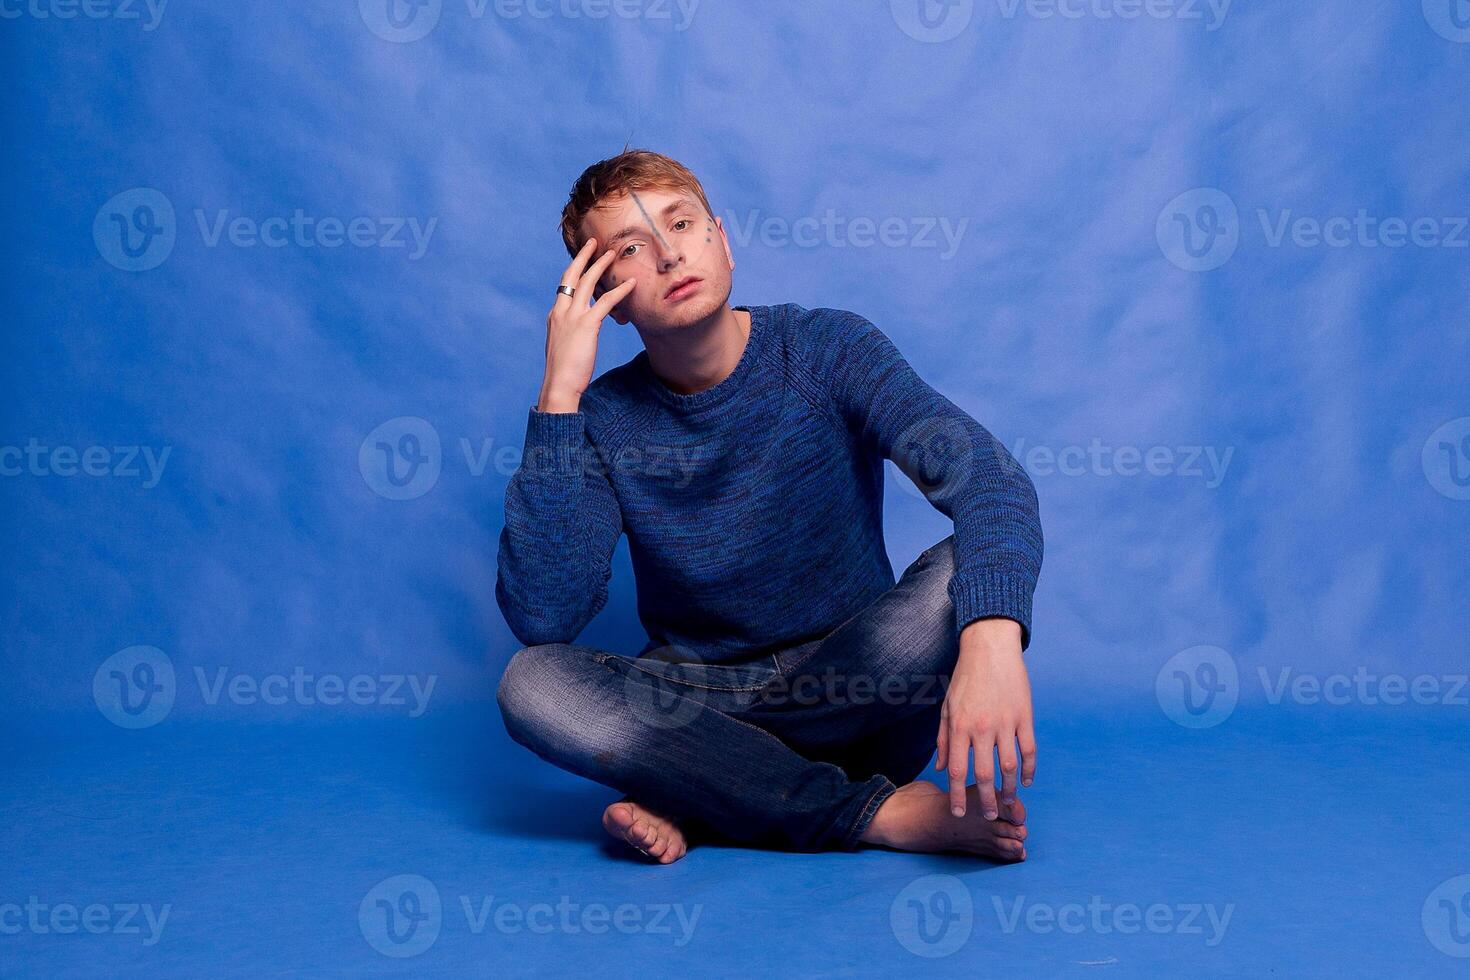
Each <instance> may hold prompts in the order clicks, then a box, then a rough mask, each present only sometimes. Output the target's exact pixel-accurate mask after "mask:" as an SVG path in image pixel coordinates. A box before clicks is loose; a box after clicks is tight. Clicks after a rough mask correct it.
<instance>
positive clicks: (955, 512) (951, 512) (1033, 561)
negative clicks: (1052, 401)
mask: <svg viewBox="0 0 1470 980" xmlns="http://www.w3.org/2000/svg"><path fill="white" fill-rule="evenodd" d="M814 316H816V317H818V318H821V323H820V326H819V327H818V328H817V329H814V330H812V331H811V341H812V343H813V344H814V346H815V350H814V351H813V352H812V357H813V363H814V365H815V366H816V370H817V372H818V378H819V380H821V379H823V378H824V379H825V383H826V384H827V385H828V386H829V387H830V390H831V393H832V397H833V399H834V400H835V402H836V404H837V408H838V410H839V411H840V412H841V414H842V416H843V418H844V419H845V420H846V422H847V425H848V427H849V429H850V430H852V431H854V432H856V433H858V434H859V436H860V437H861V438H862V439H863V440H864V441H865V442H866V443H867V444H868V445H869V446H872V447H874V448H875V449H876V450H877V451H878V452H880V453H881V454H882V455H883V456H884V457H885V458H887V459H891V460H893V461H894V463H895V464H897V466H898V467H899V469H900V470H902V471H903V472H904V473H905V474H906V475H907V476H908V477H909V479H911V480H913V482H914V485H915V486H916V487H918V489H919V490H920V491H921V492H922V493H923V494H924V496H925V497H926V498H927V499H928V500H929V502H930V503H931V504H933V505H934V507H935V508H936V509H938V510H939V511H940V512H941V513H943V514H944V515H945V516H947V517H949V518H950V519H951V520H953V521H954V550H955V574H954V576H953V577H952V578H951V580H950V584H949V594H950V598H951V599H952V600H953V602H954V607H955V630H956V632H958V631H960V630H963V629H964V628H965V627H966V626H968V625H969V624H970V623H971V622H974V621H975V620H977V619H984V618H988V617H995V616H999V617H1004V618H1006V619H1012V620H1015V621H1016V622H1017V623H1019V624H1020V625H1021V649H1023V650H1024V649H1026V647H1028V646H1029V645H1030V644H1031V599H1032V594H1033V593H1034V592H1035V590H1036V582H1037V578H1038V576H1039V575H1040V573H1041V558H1042V534H1041V519H1040V514H1039V507H1038V502H1037V497H1036V487H1035V485H1034V484H1033V483H1032V482H1031V477H1030V476H1029V475H1028V474H1027V473H1026V471H1025V470H1024V469H1023V468H1022V467H1021V465H1020V464H1019V463H1017V462H1016V459H1015V457H1013V456H1012V455H1011V453H1010V452H1009V451H1007V449H1006V448H1005V446H1003V445H1002V444H1001V443H1000V441H999V440H997V439H996V438H995V437H994V436H993V435H991V434H990V432H989V431H988V430H987V429H986V428H985V427H984V426H982V425H981V424H980V423H979V422H977V421H975V420H974V419H973V418H971V417H970V416H969V415H968V414H967V413H966V412H965V411H964V410H963V409H961V408H960V407H959V406H957V405H955V404H954V403H953V402H952V401H950V400H949V399H948V398H946V397H945V396H944V395H942V394H940V393H939V392H937V391H935V390H934V389H933V388H932V387H930V386H929V384H928V383H926V382H925V381H924V380H923V379H922V378H920V377H919V376H918V374H917V373H915V371H914V369H913V368H912V367H910V366H909V363H908V362H907V361H906V360H905V359H904V357H903V355H901V354H900V353H899V352H898V349H897V348H896V347H895V346H894V345H893V343H892V342H891V341H890V340H889V339H888V337H887V336H886V335H885V334H884V333H883V332H882V331H881V330H879V329H878V328H877V327H876V326H874V325H873V324H872V323H870V322H868V321H867V320H866V319H864V318H863V317H861V316H858V315H857V314H854V313H848V312H846V311H841V310H823V311H818V312H816V313H814Z"/></svg>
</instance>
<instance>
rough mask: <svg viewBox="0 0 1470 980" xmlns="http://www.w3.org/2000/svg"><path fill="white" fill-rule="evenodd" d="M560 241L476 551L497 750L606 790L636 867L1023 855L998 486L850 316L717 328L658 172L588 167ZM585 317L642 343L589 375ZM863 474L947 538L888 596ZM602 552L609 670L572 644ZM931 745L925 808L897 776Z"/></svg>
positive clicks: (916, 769)
mask: <svg viewBox="0 0 1470 980" xmlns="http://www.w3.org/2000/svg"><path fill="white" fill-rule="evenodd" d="M562 237H563V240H564V241H565V244H566V247H567V251H568V252H569V253H570V254H571V255H572V261H571V264H570V265H568V266H567V268H566V271H565V273H564V274H563V275H562V279H561V283H560V285H559V286H558V289H557V296H556V300H555V305H554V306H553V307H552V310H551V313H550V315H549V316H548V317H547V338H546V371H545V375H544V379H543V381H542V385H541V391H540V396H539V398H538V399H537V403H536V405H535V406H534V407H532V408H531V409H530V411H529V417H528V422H527V428H526V441H525V450H524V453H523V456H522V463H521V466H520V468H519V469H518V470H517V472H516V473H515V475H514V476H513V477H512V479H511V481H510V484H509V486H508V488H507V491H506V503H505V528H504V530H503V532H502V534H501V539H500V555H499V577H498V580H497V584H496V598H497V600H498V601H499V603H500V607H501V610H502V611H503V612H504V614H505V617H506V620H507V622H508V623H509V625H510V627H511V630H512V631H513V632H514V633H515V635H516V637H517V638H518V639H519V640H520V641H521V642H522V643H524V644H526V647H525V648H524V649H522V650H520V651H519V652H518V653H517V654H516V655H515V657H514V658H513V659H512V660H511V662H510V665H509V666H508V667H507V668H506V672H505V676H504V677H503V679H502V681H501V684H500V691H499V704H500V707H501V711H502V714H503V716H504V719H505V723H506V727H507V729H508V731H509V732H510V733H511V735H512V736H513V737H514V738H515V739H516V740H517V741H519V742H520V743H522V744H523V745H525V746H527V747H529V748H530V749H532V750H533V751H535V752H536V753H538V754H539V755H541V756H542V757H543V758H545V759H547V760H548V761H550V762H552V763H554V764H556V765H558V766H561V767H562V768H564V769H567V770H570V771H572V772H574V773H578V774H580V775H582V776H585V777H587V778H590V779H593V780H596V781H598V782H601V783H604V784H606V785H608V786H611V787H614V788H615V789H617V790H619V791H620V792H621V793H624V794H626V795H627V798H626V799H624V800H622V801H620V802H618V803H614V804H613V805H611V806H609V807H608V808H607V810H606V812H605V813H604V815H603V825H604V827H605V828H606V829H607V830H608V832H609V833H611V834H612V835H614V836H615V837H617V838H619V839H621V840H624V841H626V842H628V843H629V844H630V845H632V846H633V847H635V848H637V849H638V850H640V851H642V852H643V853H644V854H646V855H648V856H649V857H651V858H653V859H655V860H657V861H659V862H660V863H664V864H668V863H672V862H673V861H676V860H678V859H679V858H681V857H683V856H684V853H685V851H686V849H687V847H688V841H689V839H690V838H691V837H694V838H696V839H698V838H701V837H709V838H719V839H723V840H727V841H738V842H743V843H747V844H755V845H766V846H773V847H780V848H787V849H795V850H804V851H817V850H852V849H856V848H858V847H860V846H862V845H865V844H866V845H877V846H883V847H889V848H896V849H900V850H908V851H961V852H966V853H973V854H977V855H982V856H985V857H988V858H990V859H992V860H996V861H1019V860H1023V859H1024V858H1025V855H1026V850H1025V843H1024V842H1025V840H1026V827H1025V826H1024V823H1025V809H1024V807H1023V806H1022V804H1021V801H1020V800H1019V799H1018V798H1017V796H1016V792H1017V783H1018V782H1019V783H1020V785H1022V786H1029V785H1031V781H1032V778H1033V775H1034V771H1035V765H1036V743H1035V738H1034V735H1033V731H1032V718H1031V694H1030V688H1029V682H1028V679H1027V674H1026V667H1025V664H1024V661H1023V660H1022V652H1023V651H1024V650H1025V648H1026V647H1027V645H1028V644H1029V643H1030V626H1031V597H1032V593H1033V591H1034V590H1035V587H1036V579H1037V575H1038V574H1039V572H1040V567H1041V559H1042V535H1041V527H1040V523H1039V521H1038V517H1037V501H1036V493H1035V489H1034V487H1033V486H1032V483H1031V481H1030V479H1029V478H1028V477H1027V475H1026V473H1025V472H1024V471H1023V470H1022V469H1021V468H1020V467H1019V466H1018V465H1016V462H1015V460H1014V459H1013V458H1012V457H1011V456H1010V454H1009V453H1007V452H1006V450H1005V448H1004V447H1003V446H1001V445H1000V443H999V442H997V441H996V440H995V439H994V438H993V437H991V435H990V433H989V432H987V431H986V430H985V429H984V428H983V427H982V426H980V425H979V424H978V423H977V422H975V421H974V420H973V419H971V418H970V417H969V416H967V415H966V414H965V413H964V412H963V411H962V410H961V409H959V408H958V407H957V406H955V405H954V404H953V403H952V402H950V401H949V400H948V399H946V398H945V397H944V396H942V395H940V394H939V393H938V392H936V391H935V390H934V389H933V388H931V387H930V386H929V385H927V384H926V383H925V382H924V381H922V380H921V379H920V378H919V377H918V376H917V375H916V374H915V373H914V371H913V369H912V368H911V367H910V366H909V365H908V364H907V362H906V361H905V360H904V358H903V357H902V356H901V355H900V354H899V352H898V351H897V349H896V348H895V347H894V346H893V344H892V343H891V342H890V341H889V340H888V338H887V337H886V336H885V335H884V334H883V333H882V332H881V331H879V330H878V328H877V327H875V326H873V324H871V323H869V322H868V321H867V320H865V319H863V318H862V317H860V316H857V315H855V314H853V313H848V312H845V311H842V310H831V309H816V310H807V309H804V308H802V307H800V306H797V305H794V304H787V305H783V306H736V307H730V306H729V305H728V300H729V297H730V287H731V273H732V271H733V270H734V268H735V261H734V258H733V256H732V255H731V252H730V245H729V241H728V239H727V238H726V235H725V229H724V226H723V223H722V222H721V221H720V219H718V218H715V217H713V215H712V211H711V209H710V206H709V202H708V201H707V200H706V198H705V194H704V190H703V188H702V187H701V186H700V184H699V181H698V180H697V179H696V178H695V177H694V175H693V174H692V173H690V172H689V171H688V170H687V169H686V168H684V167H683V166H682V165H680V164H679V163H677V162H676V161H673V160H671V159H669V158H667V157H665V156H662V155H660V154H656V153H651V152H647V151H625V152H624V153H622V154H620V155H618V156H616V157H613V158H611V159H609V160H604V161H602V162H600V163H598V164H595V165H593V166H592V167H590V168H588V169H587V171H586V172H585V173H583V174H582V176H581V177H580V178H579V179H578V181H577V182H576V184H575V186H574V187H573V190H572V193H571V198H570V200H569V201H568V203H567V206H566V209H565V211H564V213H563V217H562ZM606 316H611V317H612V318H613V319H614V320H616V321H617V322H618V323H620V324H626V323H630V322H631V323H632V324H633V325H634V327H635V328H636V329H637V330H638V333H639V336H640V337H641V338H642V340H643V344H644V347H645V350H644V351H643V352H642V353H640V354H638V356H636V357H635V358H633V359H632V360H630V361H628V362H627V363H625V364H623V365H621V366H619V367H617V368H614V369H613V370H610V371H608V372H606V373H604V374H602V375H601V376H600V377H598V378H597V379H596V380H595V381H594V380H593V379H592V372H593V366H594V361H595V358H596V353H597V338H598V332H599V330H600V329H601V325H602V322H603V319H604V317H606ZM884 458H889V459H893V460H894V461H895V462H896V463H898V464H899V466H900V467H901V468H902V469H903V470H904V472H905V473H907V474H909V475H910V476H911V477H912V478H913V479H914V480H915V483H916V485H917V486H918V487H919V489H920V490H921V491H922V492H923V493H924V494H925V496H926V497H927V498H928V499H929V501H930V502H931V503H932V504H933V505H934V506H935V507H936V508H938V509H939V510H940V511H942V512H943V513H944V514H946V515H947V516H948V517H950V518H952V519H953V521H954V528H955V529H954V534H953V535H951V536H950V537H947V538H945V539H944V540H942V541H940V542H939V543H937V544H935V545H934V546H932V547H931V548H929V549H928V550H927V551H925V552H924V553H923V554H922V555H920V557H919V558H918V559H917V560H916V561H914V563H913V564H911V565H910V566H909V567H908V568H907V569H906V570H905V571H904V573H903V575H902V577H901V578H899V579H898V581H897V582H895V581H894V577H893V571H892V567H891V565H890V563H889V559H888V555H887V552H886V550H885V548H884V542H883V527H882V488H883V460H884ZM622 534H626V535H627V536H628V546H629V551H630V554H631V556H632V562H633V570H634V574H635V577H636V580H637V593H638V612H639V617H640V619H641V621H642V623H643V625H644V627H645V629H646V630H647V632H648V635H649V642H648V644H647V645H646V646H645V647H644V648H643V650H642V652H641V655H640V656H638V657H623V656H617V655H614V654H611V653H608V652H606V651H602V650H596V649H593V648H590V647H586V646H579V645H575V644H574V643H573V641H574V640H575V639H576V636H577V634H578V633H579V632H580V631H581V630H582V628H583V627H584V626H585V625H586V624H587V622H588V621H589V620H590V619H591V618H592V617H593V616H594V615H596V613H597V612H598V611H599V610H600V609H601V608H602V606H603V605H604V604H605V602H606V600H607V582H608V579H609V577H610V575H611V560H612V555H613V550H614V547H615V546H616V544H617V541H618V538H619V537H620V535H622ZM936 747H937V750H938V758H937V763H936V769H938V770H947V771H948V776H949V787H950V788H949V792H948V793H947V794H946V793H945V792H944V791H943V790H941V789H939V787H937V786H935V785H934V784H932V783H929V782H927V781H923V780H919V779H918V777H919V775H920V774H921V773H922V772H923V770H924V768H925V766H926V765H927V763H928V761H929V758H930V756H931V754H932V753H933V752H934V751H935V749H936ZM972 752H973V755H974V760H975V766H974V771H975V777H976V783H975V784H974V785H968V786H967V782H968V776H969V771H970V765H969V760H970V756H971V753H972ZM997 757H998V758H999V762H1000V772H1001V780H1002V781H1001V786H1000V789H999V792H998V793H997V790H996V786H995V775H994V774H995V769H994V759H995V758H997Z"/></svg>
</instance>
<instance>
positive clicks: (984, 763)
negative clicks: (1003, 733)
mask: <svg viewBox="0 0 1470 980" xmlns="http://www.w3.org/2000/svg"><path fill="white" fill-rule="evenodd" d="M994 755H995V741H994V739H993V738H990V737H986V738H977V739H976V740H975V783H976V785H977V786H978V787H979V790H980V812H982V813H984V814H985V819H986V820H994V819H995V818H996V817H998V816H1000V807H998V806H997V805H996V803H995V761H994V759H993V756H994Z"/></svg>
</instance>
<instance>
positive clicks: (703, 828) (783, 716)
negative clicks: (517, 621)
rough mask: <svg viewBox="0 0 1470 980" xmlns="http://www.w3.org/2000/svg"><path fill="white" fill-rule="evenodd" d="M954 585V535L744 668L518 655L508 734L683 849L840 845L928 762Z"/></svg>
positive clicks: (510, 676)
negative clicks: (685, 839)
mask: <svg viewBox="0 0 1470 980" xmlns="http://www.w3.org/2000/svg"><path fill="white" fill-rule="evenodd" d="M953 575H954V539H953V537H949V538H945V539H944V540H943V541H940V542H939V543H938V544H935V545H934V546H932V547H931V548H929V549H928V550H927V551H925V552H924V553H923V554H921V555H920V556H919V557H918V558H917V559H915V560H914V563H913V564H911V565H910V566H909V567H908V568H907V569H906V570H905V571H904V573H903V575H902V576H900V577H899V579H898V581H897V583H895V584H894V586H893V588H891V589H889V590H888V591H887V592H885V593H883V594H882V595H881V596H879V597H878V598H877V599H875V600H874V601H873V602H872V603H870V604H869V605H868V606H867V607H865V608H864V609H862V610H861V611H860V612H858V613H857V614H856V615H854V616H852V617H851V618H849V619H848V620H847V621H846V622H844V623H842V624H841V625H840V626H838V627H837V628H836V629H834V630H833V631H832V632H830V633H828V634H827V635H826V636H824V637H821V638H818V639H815V640H811V641H809V642H806V643H802V644H800V645H798V646H794V647H790V648H788V649H783V650H779V651H777V652H775V653H771V654H765V655H763V656H761V657H759V658H757V659H754V660H752V661H750V662H746V663H739V664H722V665H714V664H703V663H698V662H696V661H694V660H692V659H690V656H689V654H688V652H687V651H676V650H668V651H659V650H655V651H651V652H649V653H645V654H644V655H643V656H640V657H624V656H619V655H617V654H613V653H608V652H606V651H602V650H597V649H593V648H591V647H586V646H579V645H575V644H569V643H547V644H541V645H537V646H531V647H526V648H525V649H523V650H521V651H519V652H518V653H517V654H516V655H515V656H514V657H513V658H512V659H511V662H510V665H509V666H508V667H506V670H505V675H504V677H503V678H502V679H501V682H500V690H499V695H498V700H499V703H500V710H501V714H502V716H503V717H504V719H505V727H506V730H507V731H508V732H509V733H510V735H511V737H512V738H514V739H515V740H516V741H517V742H520V743H521V744H522V745H524V746H526V747H527V748H529V749H531V750H532V751H533V752H535V753H536V754H537V755H539V756H541V757H542V758H543V759H546V760H547V761H548V762H551V763H552V764H554V765H557V766H560V767H561V768H563V769H566V770H568V771H570V772H574V773H576V774H578V775H580V776H584V777H586V778H588V779H592V780H595V781H596V782H599V783H603V784H604V785H607V786H611V787H613V788H614V789H617V790H619V791H620V792H622V793H624V794H626V795H627V796H628V797H630V798H632V799H633V800H635V801H637V802H639V803H642V804H645V805H647V806H648V807H649V808H651V809H653V810H654V811H656V812H658V813H661V814H663V815H665V816H667V817H670V818H671V819H673V820H674V821H675V822H676V823H678V824H679V826H680V827H681V829H683V831H684V832H685V834H686V836H689V837H691V838H693V839H699V838H701V837H706V838H714V839H723V840H727V841H735V842H741V843H747V844H755V845H760V846H770V847H778V848H785V849H791V850H799V851H823V850H851V849H853V848H856V847H857V845H858V842H859V839H860V838H861V837H862V835H863V832H864V831H865V830H866V829H867V826H868V823H869V821H871V820H872V818H873V814H875V813H876V812H877V811H878V807H879V806H881V805H882V803H883V801H884V800H886V799H887V798H888V796H889V795H890V794H891V793H892V792H893V791H894V789H895V786H896V785H902V784H904V783H908V782H911V781H913V780H914V779H915V778H917V777H918V775H919V774H920V773H921V772H923V771H924V768H925V767H926V766H927V765H928V762H929V760H930V758H931V757H932V756H933V753H934V748H935V739H936V736H937V734H938V731H939V712H940V708H941V706H942V705H943V701H944V692H945V690H947V688H948V685H949V677H950V674H951V672H952V671H953V670H954V665H955V661H956V659H957V657H958V656H959V643H958V638H957V636H956V633H955V622H954V606H953V604H952V603H951V601H950V598H949V592H948V586H949V581H950V578H951V577H952V576H953Z"/></svg>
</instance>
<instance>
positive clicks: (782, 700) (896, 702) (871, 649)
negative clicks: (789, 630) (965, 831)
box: [736, 537, 959, 839]
mask: <svg viewBox="0 0 1470 980" xmlns="http://www.w3.org/2000/svg"><path fill="white" fill-rule="evenodd" d="M953 576H954V539H953V537H947V538H944V539H943V540H941V541H939V542H938V543H936V544H935V545H933V546H932V547H930V548H928V549H927V550H925V551H924V552H923V553H922V554H921V555H920V556H919V557H918V558H917V559H915V560H914V561H913V563H911V564H910V565H909V566H908V568H907V569H905V570H904V573H903V575H901V576H900V577H899V580H898V581H897V582H896V583H895V584H894V586H893V588H891V589H889V590H888V591H887V592H885V593H883V594H882V595H881V596H879V597H878V598H877V599H875V600H873V602H872V603H870V604H869V605H868V606H867V607H865V608H864V609H863V610H861V611H860V612H858V613H857V614H856V615H854V616H853V617H851V618H850V619H848V620H847V621H846V622H845V623H843V624H842V625H840V626H839V627H838V628H837V629H835V630H833V631H832V632H831V633H830V634H828V635H827V636H826V637H824V638H822V639H821V640H820V641H819V642H815V643H808V644H803V645H802V646H800V647H797V648H794V649H792V650H790V651H787V652H786V653H780V652H778V653H777V654H776V660H777V663H778V664H779V666H780V669H781V674H782V677H781V681H780V683H779V685H773V686H771V687H769V688H768V689H767V694H766V695H765V696H763V697H762V698H761V699H760V700H758V701H757V702H755V703H754V704H752V705H751V706H750V707H749V708H747V709H744V710H741V711H738V712H737V713H736V717H738V718H740V719H742V720H745V721H749V722H751V723H752V724H755V725H758V726H760V727H761V728H764V729H766V730H768V731H770V732H772V733H773V734H775V735H776V736H778V737H779V738H781V739H782V741H784V742H785V743H786V744H788V745H790V746H791V747H792V748H793V749H795V750H796V751H797V752H799V753H801V754H802V755H804V756H806V757H808V758H812V759H820V760H823V761H828V762H833V763H834V764H837V765H839V766H840V767H842V768H843V769H844V771H846V772H847V773H848V775H849V777H850V778H853V779H855V780H864V779H873V778H884V779H885V782H889V783H890V785H892V784H902V783H906V782H911V781H912V780H914V779H916V778H917V777H918V776H919V775H920V774H921V773H922V772H923V770H924V767H925V765H926V763H927V762H928V761H929V759H930V757H931V756H932V754H933V752H934V748H935V743H936V739H937V736H938V733H939V713H940V709H941V708H942V707H943V704H944V695H945V692H946V691H947V690H948V687H949V679H950V676H951V675H952V673H953V671H954V666H955V663H956V661H957V660H958V659H959V637H958V633H957V631H956V629H955V618H954V604H953V602H952V601H951V599H950V596H949V583H950V580H951V579H952V578H953ZM778 690H779V691H780V695H781V696H779V697H777V696H774V693H773V692H776V691H778ZM888 792H892V790H891V789H890V790H889V791H888ZM884 798H886V794H884ZM878 802H879V803H880V804H881V802H882V801H881V799H880V800H879V801H878ZM876 810H877V807H876V806H875V807H872V808H871V811H869V810H867V809H866V808H859V809H857V810H855V811H851V812H852V813H853V817H854V820H855V821H856V823H855V825H854V826H853V827H851V828H849V834H850V836H852V837H853V838H854V839H856V838H858V837H860V836H861V834H862V833H863V831H864V830H866V829H867V821H868V820H870V819H871V817H872V814H873V813H875V812H876Z"/></svg>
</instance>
